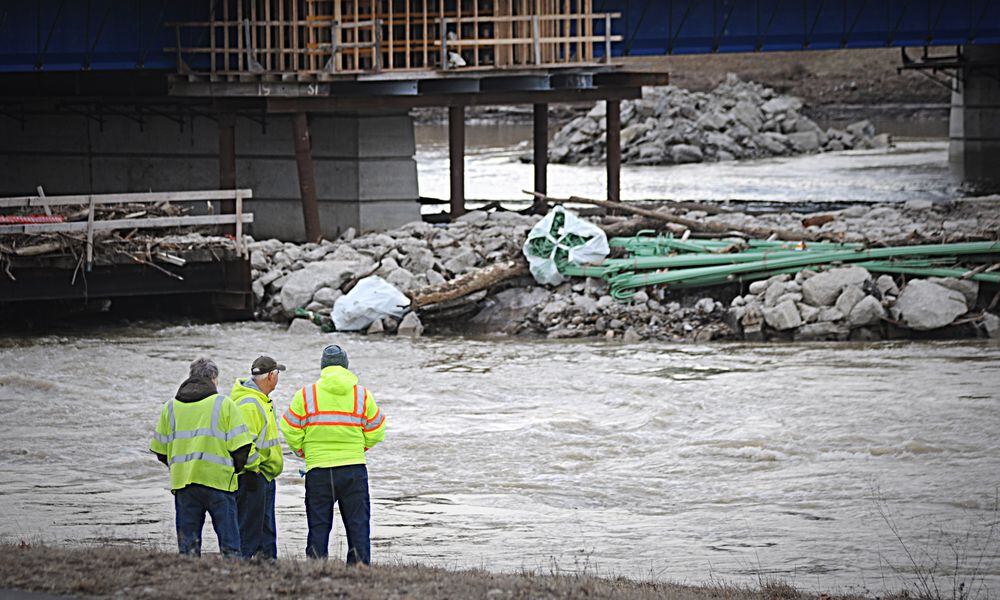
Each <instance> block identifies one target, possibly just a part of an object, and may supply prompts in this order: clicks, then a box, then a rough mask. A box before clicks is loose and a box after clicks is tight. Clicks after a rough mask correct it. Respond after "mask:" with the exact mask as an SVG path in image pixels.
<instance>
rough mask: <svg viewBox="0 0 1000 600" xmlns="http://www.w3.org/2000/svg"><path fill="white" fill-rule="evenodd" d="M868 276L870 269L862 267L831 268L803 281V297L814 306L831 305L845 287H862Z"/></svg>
mask: <svg viewBox="0 0 1000 600" xmlns="http://www.w3.org/2000/svg"><path fill="white" fill-rule="evenodd" d="M868 277H869V274H868V270H867V269H864V268H862V267H840V268H837V269H830V270H829V271H824V272H822V273H818V274H816V275H815V276H813V277H810V278H809V279H807V280H805V281H804V282H802V297H803V298H804V299H805V301H806V302H808V303H809V304H812V305H813V306H829V305H831V304H833V303H834V302H835V301H836V300H837V297H838V296H840V292H842V291H843V290H844V288H845V287H847V286H859V287H860V286H861V285H862V284H864V282H865V281H867V280H868Z"/></svg>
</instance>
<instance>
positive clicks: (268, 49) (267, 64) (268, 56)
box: [263, 0, 280, 71]
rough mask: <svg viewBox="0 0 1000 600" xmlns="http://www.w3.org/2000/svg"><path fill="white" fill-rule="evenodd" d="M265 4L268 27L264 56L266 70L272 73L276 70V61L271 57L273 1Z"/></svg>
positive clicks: (265, 28)
mask: <svg viewBox="0 0 1000 600" xmlns="http://www.w3.org/2000/svg"><path fill="white" fill-rule="evenodd" d="M279 1H280V0H279ZM263 2H264V20H265V21H267V25H265V26H264V48H266V50H265V54H264V69H265V70H267V71H272V70H273V69H274V62H273V61H274V59H273V57H272V56H271V27H272V25H271V0H263Z"/></svg>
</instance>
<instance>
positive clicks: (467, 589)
mask: <svg viewBox="0 0 1000 600" xmlns="http://www.w3.org/2000/svg"><path fill="white" fill-rule="evenodd" d="M4 589H18V590H31V591H38V592H48V593H52V594H71V595H74V596H85V597H93V596H97V597H109V596H118V597H127V598H191V597H211V596H217V597H221V595H223V594H225V595H238V597H240V598H242V599H247V600H249V599H253V598H274V597H288V598H335V597H340V598H635V599H639V600H641V599H644V598H666V599H676V600H708V599H718V600H743V599H747V600H750V599H753V600H805V599H806V598H815V597H816V596H815V595H813V594H805V593H801V592H798V591H796V590H794V589H793V588H791V587H789V586H786V585H783V584H765V585H764V586H763V587H762V588H761V589H757V590H751V589H746V588H738V587H733V586H723V585H719V586H709V587H692V586H683V585H676V584H659V583H657V584H654V583H642V582H636V581H630V580H626V579H602V578H598V577H593V576H589V575H541V574H535V573H524V574H496V573H488V572H486V571H478V570H468V571H451V570H446V569H440V568H434V567H423V566H415V565H397V566H384V565H377V566H375V567H372V568H370V569H369V568H365V569H355V568H351V569H349V568H346V567H345V566H344V565H343V563H341V562H339V561H329V562H320V561H306V560H281V561H278V562H277V563H274V564H268V563H257V562H252V563H251V562H242V561H234V560H225V559H222V558H221V557H218V556H206V557H204V558H202V559H192V558H186V557H181V556H178V555H175V554H168V553H163V552H159V551H155V550H146V549H135V548H131V547H110V546H102V547H85V548H56V547H50V546H39V545H29V546H23V547H21V546H15V545H12V544H3V545H0V596H2V595H3V590H4Z"/></svg>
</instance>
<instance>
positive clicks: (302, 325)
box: [286, 319, 320, 335]
mask: <svg viewBox="0 0 1000 600" xmlns="http://www.w3.org/2000/svg"><path fill="white" fill-rule="evenodd" d="M286 331H288V333H290V334H292V335H316V334H317V333H320V329H319V327H318V326H317V325H316V324H315V323H313V322H312V321H310V320H309V319H292V322H291V323H289V324H288V329H287V330H286Z"/></svg>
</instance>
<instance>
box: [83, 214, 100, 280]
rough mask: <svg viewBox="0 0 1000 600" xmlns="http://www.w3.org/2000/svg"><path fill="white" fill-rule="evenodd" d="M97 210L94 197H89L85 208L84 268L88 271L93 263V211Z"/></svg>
mask: <svg viewBox="0 0 1000 600" xmlns="http://www.w3.org/2000/svg"><path fill="white" fill-rule="evenodd" d="M96 211H97V207H96V203H95V202H94V197H93V196H91V197H90V208H88V209H87V264H86V265H85V267H84V269H85V270H86V271H87V272H88V273H90V269H91V266H92V265H93V264H94V212H96Z"/></svg>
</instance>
